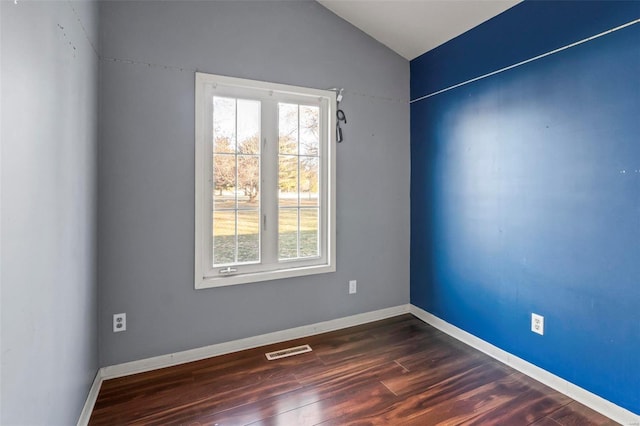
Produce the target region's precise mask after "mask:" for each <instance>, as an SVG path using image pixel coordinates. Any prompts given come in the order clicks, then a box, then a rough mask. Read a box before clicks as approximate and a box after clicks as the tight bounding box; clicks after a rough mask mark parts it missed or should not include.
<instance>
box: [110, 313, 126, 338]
mask: <svg viewBox="0 0 640 426" xmlns="http://www.w3.org/2000/svg"><path fill="white" fill-rule="evenodd" d="M126 329H127V314H125V313H122V314H113V332H114V333H118V332H120V331H125V330H126Z"/></svg>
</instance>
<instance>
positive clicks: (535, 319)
mask: <svg viewBox="0 0 640 426" xmlns="http://www.w3.org/2000/svg"><path fill="white" fill-rule="evenodd" d="M531 331H533V332H534V333H538V334H539V335H541V336H543V335H544V317H543V316H542V315H538V314H533V313H532V314H531Z"/></svg>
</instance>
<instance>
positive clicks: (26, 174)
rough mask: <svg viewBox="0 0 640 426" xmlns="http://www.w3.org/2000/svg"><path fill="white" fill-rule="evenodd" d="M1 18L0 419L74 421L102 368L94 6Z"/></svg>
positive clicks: (36, 7) (47, 8)
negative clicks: (0, 285)
mask: <svg viewBox="0 0 640 426" xmlns="http://www.w3.org/2000/svg"><path fill="white" fill-rule="evenodd" d="M0 14H1V17H0V23H1V25H0V28H1V37H2V41H1V53H2V65H1V73H2V77H1V81H2V83H1V90H2V132H1V141H2V145H1V146H2V161H1V168H2V169H1V183H2V194H1V197H0V199H1V209H0V211H1V216H2V218H1V224H2V228H1V230H2V238H1V240H2V256H1V259H2V265H1V271H2V272H1V280H2V281H1V283H2V290H1V295H2V298H1V304H0V305H1V307H2V327H1V328H2V339H1V342H2V350H1V353H2V360H1V365H2V398H1V403H2V406H1V408H2V410H1V411H2V414H1V416H0V423H1V424H2V425H15V424H19V425H38V424H42V425H69V424H75V422H76V421H77V420H78V417H79V415H80V411H81V409H82V405H83V404H84V401H85V398H86V397H87V393H88V390H89V387H90V385H91V382H92V381H93V378H94V376H95V373H96V370H97V367H98V354H97V347H98V344H97V337H96V336H97V303H96V292H97V285H96V267H95V265H96V242H95V235H96V230H95V228H96V216H97V215H96V201H97V200H96V185H97V183H96V147H97V108H98V102H97V94H98V92H97V89H98V85H97V76H98V57H97V54H96V52H95V51H94V48H93V47H92V45H91V43H93V45H94V46H95V45H96V42H97V4H95V3H89V2H82V3H77V2H66V1H65V2H48V1H47V2H27V1H24V2H23V1H19V2H18V4H14V2H13V1H11V2H9V1H2V3H1V4H0ZM89 40H91V43H90V42H89Z"/></svg>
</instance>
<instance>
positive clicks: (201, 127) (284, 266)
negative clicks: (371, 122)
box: [194, 72, 336, 289]
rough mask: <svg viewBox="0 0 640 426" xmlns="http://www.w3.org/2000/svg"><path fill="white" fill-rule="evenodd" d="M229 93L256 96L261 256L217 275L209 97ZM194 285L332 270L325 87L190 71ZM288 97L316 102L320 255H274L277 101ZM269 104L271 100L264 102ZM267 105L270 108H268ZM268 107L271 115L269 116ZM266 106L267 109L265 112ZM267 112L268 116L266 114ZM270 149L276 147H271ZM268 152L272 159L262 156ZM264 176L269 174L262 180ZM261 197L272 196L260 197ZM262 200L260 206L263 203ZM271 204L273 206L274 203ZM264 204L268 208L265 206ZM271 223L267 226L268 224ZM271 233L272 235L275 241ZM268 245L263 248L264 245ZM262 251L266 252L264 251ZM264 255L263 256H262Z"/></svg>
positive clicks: (331, 116) (330, 95)
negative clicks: (280, 257)
mask: <svg viewBox="0 0 640 426" xmlns="http://www.w3.org/2000/svg"><path fill="white" fill-rule="evenodd" d="M214 94H215V95H216V96H230V97H234V98H238V97H245V98H246V99H256V100H261V101H262V102H263V105H266V106H265V107H264V108H263V109H262V125H261V128H262V133H263V134H262V135H261V138H262V140H261V144H262V145H261V159H262V158H263V156H264V158H265V160H261V170H262V172H261V177H260V179H261V189H260V197H261V202H260V205H261V214H262V216H261V222H262V221H263V220H265V215H266V223H267V225H266V227H267V228H266V229H267V231H266V232H265V231H264V225H265V224H264V223H262V224H261V227H262V233H261V235H262V237H261V242H260V245H261V247H260V253H261V261H260V263H259V264H253V265H246V266H245V265H237V266H233V268H234V269H237V273H235V274H226V275H220V273H219V271H217V269H219V267H216V268H214V267H213V265H212V261H211V259H212V253H213V247H212V245H213V244H212V234H213V233H212V220H211V212H212V206H213V200H212V192H213V191H212V189H213V177H212V157H213V144H212V130H211V129H212V126H211V125H210V124H211V123H212V121H211V120H212V110H213V107H212V102H211V100H212V97H213V96H214ZM195 100H196V105H195V112H196V116H195V136H196V138H195V261H194V265H195V268H194V269H195V288H196V289H204V288H211V287H221V286H228V285H235V284H244V283H253V282H259V281H267V280H274V279H281V278H290V277H299V276H305V275H313V274H322V273H328V272H335V270H336V244H335V241H336V211H335V205H336V190H335V189H336V167H335V164H336V161H335V153H336V136H335V116H336V94H335V92H333V91H330V90H320V89H311V88H306V87H298V86H290V85H285V84H277V83H268V82H263V81H256V80H247V79H240V78H234V77H226V76H220V75H214V74H206V73H200V72H197V73H195ZM287 101H288V102H292V103H297V104H309V105H318V106H320V114H321V117H322V119H321V124H322V127H321V129H320V162H319V163H320V171H319V175H320V188H321V189H320V194H319V200H320V220H319V228H320V230H319V238H320V256H319V257H316V258H303V259H294V260H282V261H278V259H277V258H278V253H277V230H276V231H275V232H274V231H273V226H275V224H277V220H278V219H277V218H278V206H277V179H278V171H277V163H276V160H277V158H278V133H277V128H278V122H277V108H276V107H274V106H273V105H276V106H277V102H287ZM269 105H271V106H269ZM270 108H271V109H270ZM273 109H276V111H275V113H276V114H275V120H276V121H273V118H274V116H273V112H274V111H273ZM265 110H266V111H267V112H266V113H265ZM269 114H271V116H270V117H267V115H269ZM274 150H275V153H274ZM270 157H272V158H273V161H272V162H269V161H267V160H266V158H270ZM266 180H269V181H268V182H266V183H265V181H266ZM265 197H273V199H272V201H268V202H266V203H264V202H263V201H264V200H265V199H266V198H265ZM263 206H265V208H264V209H263ZM274 206H275V208H274ZM265 210H268V211H265ZM270 224H271V226H270ZM274 238H275V239H276V240H275V241H274ZM267 247H268V248H267ZM265 255H266V256H265ZM265 257H266V258H265Z"/></svg>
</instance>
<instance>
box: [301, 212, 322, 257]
mask: <svg viewBox="0 0 640 426" xmlns="http://www.w3.org/2000/svg"><path fill="white" fill-rule="evenodd" d="M319 243H320V242H319V240H318V209H317V208H311V209H300V257H311V256H319V255H320V247H319Z"/></svg>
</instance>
